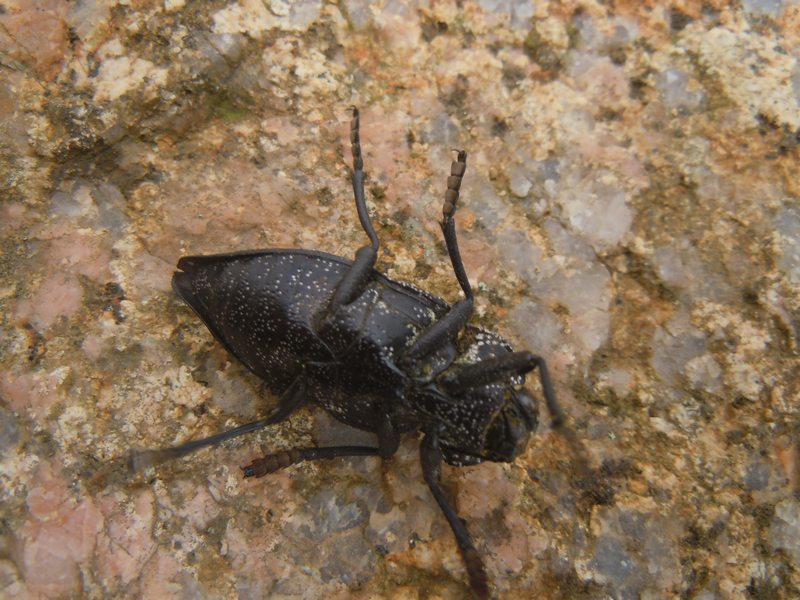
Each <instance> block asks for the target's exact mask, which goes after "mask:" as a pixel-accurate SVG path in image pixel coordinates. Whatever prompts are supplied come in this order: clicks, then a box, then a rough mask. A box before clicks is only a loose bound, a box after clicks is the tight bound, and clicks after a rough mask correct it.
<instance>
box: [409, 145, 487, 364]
mask: <svg viewBox="0 0 800 600" xmlns="http://www.w3.org/2000/svg"><path fill="white" fill-rule="evenodd" d="M466 170H467V153H466V152H464V151H463V150H460V151H459V152H458V156H457V157H456V160H454V161H453V163H452V164H451V165H450V176H449V177H448V178H447V190H446V191H445V193H444V206H443V207H442V223H441V226H442V233H443V234H444V241H445V244H446V245H447V253H448V254H449V256H450V262H451V263H452V265H453V271H454V272H455V275H456V279H457V280H458V284H459V285H460V286H461V289H462V290H463V291H464V296H465V298H464V299H463V300H459V301H458V302H456V303H455V304H453V306H452V308H451V309H450V311H449V312H448V313H447V314H446V315H444V316H443V317H442V318H441V319H439V320H438V321H436V322H435V323H433V324H432V325H431V326H430V327H428V328H427V329H426V330H425V331H423V332H422V333H420V334H419V336H418V337H417V339H416V340H415V341H414V345H413V346H411V347H410V348H409V349H408V350H407V351H406V354H405V356H404V359H405V360H406V361H414V360H418V359H420V358H423V357H424V356H426V355H427V354H430V353H431V352H433V351H435V350H436V349H437V348H439V347H441V346H442V344H445V343H447V341H448V340H452V339H453V338H454V337H456V336H457V335H458V332H459V331H461V330H462V329H463V328H464V326H465V325H466V324H467V322H468V321H469V319H470V317H471V316H472V312H473V304H474V301H473V298H474V294H473V292H472V286H471V285H470V283H469V278H468V277H467V272H466V270H465V269H464V262H463V261H462V260H461V252H460V251H459V249H458V238H457V236H456V224H455V220H454V219H453V215H455V212H456V208H457V206H458V197H459V190H460V189H461V180H462V179H463V177H464V173H465V171H466Z"/></svg>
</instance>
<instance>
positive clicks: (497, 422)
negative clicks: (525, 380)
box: [437, 384, 539, 465]
mask: <svg viewBox="0 0 800 600" xmlns="http://www.w3.org/2000/svg"><path fill="white" fill-rule="evenodd" d="M440 402H441V400H440ZM444 404H445V405H446V406H447V407H448V409H449V410H448V412H449V413H450V414H449V415H447V416H449V417H450V418H445V419H442V420H440V421H439V424H440V426H441V427H442V436H441V437H442V442H441V446H442V454H443V456H444V459H445V460H446V461H447V462H448V463H449V464H452V465H469V464H476V463H479V462H482V461H484V460H491V461H496V462H511V461H513V460H514V459H515V458H516V457H517V456H519V455H520V454H521V453H522V452H524V451H525V448H526V446H527V444H528V439H529V438H530V434H531V432H533V431H534V430H535V429H536V426H537V424H538V421H539V418H538V410H537V406H536V400H535V399H534V398H533V396H532V395H531V394H530V393H529V392H528V391H527V390H526V389H524V388H521V387H516V386H512V385H508V384H492V385H484V386H479V387H476V388H472V389H470V390H467V391H465V392H464V393H463V394H459V396H458V397H455V398H454V397H449V398H448V399H447V400H446V401H445V402H444ZM439 408H440V409H441V408H442V405H441V404H440V405H439ZM437 412H439V411H437Z"/></svg>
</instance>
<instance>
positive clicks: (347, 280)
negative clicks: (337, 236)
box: [329, 106, 378, 312]
mask: <svg viewBox="0 0 800 600" xmlns="http://www.w3.org/2000/svg"><path fill="white" fill-rule="evenodd" d="M350 149H351V152H352V154H353V195H354V196H355V199H356V210H357V211H358V219H359V220H360V221H361V227H362V228H363V229H364V232H365V233H366V234H367V236H368V237H369V241H370V245H369V246H362V247H361V248H359V249H358V251H357V252H356V257H355V260H354V261H353V265H352V266H351V267H350V270H349V271H347V273H346V274H345V276H344V277H343V278H342V281H341V282H340V283H339V285H338V286H337V287H336V292H335V293H334V295H333V299H332V300H331V304H330V308H329V309H330V311H331V312H335V311H336V309H338V308H339V307H340V306H343V305H345V304H349V303H350V302H352V301H353V300H355V299H356V298H357V297H358V296H360V295H361V292H362V291H363V289H364V286H365V285H366V284H367V282H368V281H369V279H370V277H371V276H372V269H373V267H374V266H375V261H376V260H377V258H378V235H377V234H376V233H375V228H374V227H373V226H372V221H370V218H369V211H368V210H367V200H366V196H365V194H364V160H363V159H362V158H361V137H360V135H359V117H358V108H356V107H355V106H354V107H353V119H352V121H350Z"/></svg>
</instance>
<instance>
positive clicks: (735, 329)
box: [0, 0, 800, 600]
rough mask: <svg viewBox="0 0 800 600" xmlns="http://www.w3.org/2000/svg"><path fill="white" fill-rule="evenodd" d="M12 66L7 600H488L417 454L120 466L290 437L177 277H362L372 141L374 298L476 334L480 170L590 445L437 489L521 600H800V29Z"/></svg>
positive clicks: (634, 20) (637, 28)
mask: <svg viewBox="0 0 800 600" xmlns="http://www.w3.org/2000/svg"><path fill="white" fill-rule="evenodd" d="M0 47H1V48H2V70H0V73H1V74H2V75H0V132H1V135H0V172H2V179H1V180H0V186H2V189H1V190H0V524H1V525H0V596H2V597H8V598H12V597H13V598H109V597H126V598H176V599H177V598H226V599H228V598H241V599H247V598H253V599H258V598H265V597H269V598H286V599H316V598H342V599H343V598H364V599H367V598H370V599H373V598H406V599H416V598H443V599H456V598H466V597H469V589H468V587H467V584H466V575H465V572H464V567H463V564H462V562H461V560H460V557H459V555H458V552H457V550H456V547H455V543H454V540H453V537H452V534H451V532H450V529H449V527H448V525H447V522H446V521H445V519H444V517H443V516H442V514H441V513H440V512H439V510H438V508H437V507H436V505H435V503H434V501H433V499H432V497H431V495H430V493H429V492H428V490H427V488H426V486H425V484H424V482H423V481H422V476H421V471H420V467H419V463H418V451H417V449H418V439H417V437H415V436H408V437H407V439H404V441H403V443H402V445H401V447H400V450H399V452H398V454H397V455H396V456H395V457H394V458H393V459H392V460H391V461H388V462H387V463H385V464H381V462H380V461H379V460H378V459H376V458H367V459H351V460H340V461H331V462H325V463H323V462H319V463H314V464H304V465H299V466H295V467H291V468H289V469H286V470H284V471H281V472H278V473H275V474H273V475H269V476H268V477H266V478H264V479H260V480H255V481H251V480H243V479H242V477H241V474H240V471H239V468H238V467H239V466H240V465H244V464H247V463H248V462H249V461H250V460H251V459H253V458H254V457H256V456H257V455H259V454H260V448H261V446H262V445H263V446H264V447H266V448H269V449H272V450H281V449H286V448H292V447H295V446H305V445H316V444H319V445H333V444H341V443H370V439H371V438H370V437H369V435H368V434H364V433H362V432H357V431H356V432H354V431H351V430H348V429H346V428H345V427H344V426H342V425H339V424H337V423H336V421H334V420H333V419H332V418H331V417H329V416H328V415H326V414H324V413H323V412H321V411H320V410H315V409H313V408H303V409H302V410H300V411H299V412H298V413H297V414H295V415H294V416H293V417H292V418H291V419H289V420H288V421H286V422H285V423H283V424H281V425H279V426H275V427H272V428H269V429H268V430H264V431H262V432H259V433H258V434H255V435H252V436H250V437H247V438H239V439H237V440H236V441H233V442H229V443H226V444H224V445H223V446H221V447H219V448H216V449H214V450H204V451H202V452H198V453H197V454H195V455H192V456H191V457H189V458H186V459H183V460H180V461H176V462H174V463H172V464H168V465H164V466H162V467H159V468H157V469H150V470H148V471H146V472H145V473H142V474H135V475H133V474H131V473H130V472H128V471H127V470H126V468H125V463H124V458H125V457H126V456H127V455H128V453H129V452H130V450H131V448H145V447H156V446H163V445H170V444H175V443H180V442H183V441H186V440H189V439H193V438H198V437H202V436H205V435H209V434H211V433H214V432H216V431H219V430H221V429H224V428H229V427H232V426H234V425H237V424H240V423H244V422H247V421H249V420H253V419H256V418H258V417H259V416H260V415H263V414H265V413H267V412H268V411H269V410H270V409H271V408H272V407H273V406H274V405H275V402H276V398H274V397H272V396H270V395H269V394H268V393H266V392H265V391H264V390H263V389H261V386H260V385H259V382H258V381H257V380H256V379H255V378H254V377H253V376H252V375H250V374H249V373H247V372H246V370H245V369H244V368H243V367H241V366H240V365H238V364H236V363H234V362H232V360H231V358H230V357H229V356H228V355H227V354H226V353H225V352H224V350H223V349H222V348H221V347H220V345H219V344H217V343H215V342H214V341H213V339H212V338H211V336H210V334H209V333H208V331H207V330H206V329H205V327H204V326H203V325H202V323H201V322H200V321H199V319H197V318H196V316H195V315H194V314H193V313H192V312H191V311H190V310H189V309H188V308H187V307H186V306H184V305H183V304H182V303H181V302H180V301H179V300H178V299H177V298H176V297H175V295H174V294H173V293H172V291H171V289H170V277H171V274H172V271H173V269H174V266H175V263H176V262H177V260H178V258H179V257H181V256H182V255H185V254H201V253H217V252H224V251H233V250H244V249H252V248H261V247H286V248H290V247H302V248H310V249H320V250H325V251H328V252H332V253H335V254H340V255H343V256H348V257H350V256H352V253H353V252H354V251H355V249H356V248H357V247H358V246H360V245H362V244H363V243H364V235H363V232H362V231H361V229H360V227H359V225H358V221H357V219H356V216H355V210H354V206H353V201H352V192H351V189H350V182H349V147H348V132H349V112H348V107H349V106H350V105H358V106H359V107H360V108H361V111H362V113H361V114H362V116H361V122H362V143H363V151H364V160H365V166H366V171H367V195H368V204H369V207H370V210H371V212H372V215H373V219H374V222H375V225H376V228H377V230H378V235H379V236H380V239H381V243H382V249H381V252H380V256H379V267H380V269H381V270H383V271H385V272H386V273H387V274H389V275H390V276H392V277H394V278H397V279H402V280H408V281H413V282H415V283H417V284H418V285H421V286H422V287H425V288H427V289H429V290H431V291H432V292H434V293H435V294H437V295H439V296H442V297H444V298H446V299H448V300H449V301H453V300H455V299H457V298H458V297H459V293H458V292H459V290H458V287H457V285H456V282H455V280H454V277H453V275H452V271H451V267H450V264H449V261H448V259H447V254H446V251H445V249H444V244H443V243H442V240H441V233H440V230H439V225H438V222H437V220H438V219H439V218H440V217H439V215H440V210H441V203H442V199H443V192H444V189H445V177H446V175H447V172H448V171H447V170H448V168H449V165H450V161H451V159H452V149H453V148H465V149H467V150H468V151H469V153H470V158H469V166H468V170H467V175H466V177H465V179H464V184H463V187H462V202H463V204H462V206H461V208H460V211H459V213H458V215H457V220H458V228H459V236H460V242H461V249H462V255H463V257H464V261H465V265H466V269H467V271H468V273H469V276H470V279H471V281H472V283H473V285H474V287H475V288H476V290H477V310H476V315H475V317H474V322H475V323H476V324H479V325H481V326H484V327H487V328H491V329H494V330H497V331H499V332H500V333H502V334H503V335H504V336H506V337H507V338H508V339H510V340H512V341H513V343H514V344H515V346H516V347H518V348H528V349H530V350H532V351H534V352H536V353H538V354H541V355H543V356H544V357H546V358H547V360H548V362H549V364H550V367H551V371H552V373H553V376H554V378H555V380H556V383H557V393H558V395H559V397H560V399H561V402H562V404H563V405H564V409H565V411H566V412H567V413H568V415H569V421H568V426H569V430H568V431H569V432H572V433H573V434H574V435H573V436H572V438H573V440H574V441H572V442H570V436H568V435H563V434H561V433H559V432H557V431H552V430H551V429H550V427H549V426H548V425H547V420H546V419H542V421H543V424H542V425H541V426H540V428H539V431H538V432H537V433H536V435H535V436H534V438H533V440H532V443H531V444H530V446H529V448H528V450H527V452H526V453H524V454H523V455H522V456H520V457H519V458H518V459H517V460H516V461H515V462H514V463H513V464H496V463H485V464H481V465H478V466H474V467H469V468H463V469H456V468H446V469H445V473H444V476H445V480H446V482H447V489H448V491H449V493H450V494H451V495H452V497H453V498H454V502H455V505H456V507H457V509H458V512H459V514H460V515H461V516H462V517H463V518H464V519H465V520H466V522H467V523H468V526H469V528H470V531H471V532H472V534H473V536H474V538H475V541H476V545H477V547H478V549H479V550H480V552H481V553H482V555H483V556H484V558H485V561H486V564H487V569H488V572H489V575H490V578H491V582H492V585H493V586H494V589H495V592H496V594H497V596H498V597H499V598H511V599H514V598H565V599H566V598H570V599H571V598H579V599H580V598H587V599H589V598H592V599H593V598H597V599H600V598H615V599H635V598H636V599H638V598H644V599H657V598H698V599H703V600H716V599H719V600H727V599H738V598H796V597H798V596H800V541H799V540H800V376H799V375H800V360H799V358H800V177H798V173H799V172H800V167H799V165H800V2H797V0H744V1H743V2H733V3H729V2H723V1H721V0H709V1H707V2H703V3H699V2H688V1H683V0H670V1H668V2H653V1H649V0H648V1H644V2H630V1H625V0H622V1H617V2H597V1H591V0H586V1H579V0H565V1H563V2H555V1H546V0H541V1H540V0H536V1H535V2H530V1H521V0H478V1H475V2H470V1H467V0H465V1H463V2H460V1H458V2H457V1H455V0H443V1H441V2H440V1H436V2H434V1H427V2H426V1H424V0H422V1H411V2H398V1H395V0H384V1H382V2H376V3H373V2H368V1H366V0H341V1H338V2H337V1H322V0H298V1H294V2H288V1H285V0H275V1H266V0H264V1H262V0H239V1H225V0H200V1H194V2H187V1H185V0H162V1H154V0H141V1H137V2H130V1H129V0H85V1H82V2H67V1H66V0H8V1H6V2H3V3H2V10H0ZM534 379H535V378H534ZM529 386H530V387H531V389H532V390H534V391H536V389H537V386H536V383H535V381H532V382H531V383H530V384H529ZM576 446H577V447H578V449H579V451H577V450H576Z"/></svg>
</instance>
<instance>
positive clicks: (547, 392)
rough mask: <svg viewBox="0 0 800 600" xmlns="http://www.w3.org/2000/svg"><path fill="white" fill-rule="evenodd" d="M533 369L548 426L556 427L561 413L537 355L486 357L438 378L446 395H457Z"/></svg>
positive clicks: (562, 412)
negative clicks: (548, 414) (539, 386)
mask: <svg viewBox="0 0 800 600" xmlns="http://www.w3.org/2000/svg"><path fill="white" fill-rule="evenodd" d="M533 369H538V371H539V383H540V384H541V386H542V392H543V393H544V400H545V403H546V404H547V410H548V411H549V412H550V416H551V417H552V425H553V427H558V426H560V425H562V424H563V423H564V418H565V417H564V411H562V410H561V406H560V405H559V403H558V400H556V392H555V389H554V388H553V382H552V380H551V379H550V371H549V370H548V368H547V362H545V360H544V358H542V357H541V356H537V355H535V354H531V353H530V352H526V351H522V352H509V353H508V354H501V355H500V356H496V357H494V358H486V359H484V360H482V361H480V362H476V363H471V364H467V365H464V366H459V367H455V368H453V369H451V370H450V371H448V372H445V373H444V374H442V376H441V378H440V383H441V385H442V387H443V388H444V389H446V390H447V391H448V393H450V394H456V395H457V394H461V393H463V392H464V391H465V390H468V389H469V388H472V387H475V386H480V385H486V384H488V383H494V382H495V381H503V380H505V379H507V378H508V377H509V376H511V375H524V374H525V373H528V372H529V371H532V370H533Z"/></svg>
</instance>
